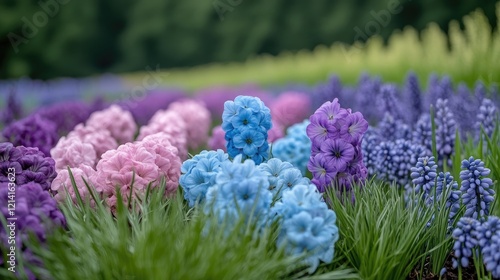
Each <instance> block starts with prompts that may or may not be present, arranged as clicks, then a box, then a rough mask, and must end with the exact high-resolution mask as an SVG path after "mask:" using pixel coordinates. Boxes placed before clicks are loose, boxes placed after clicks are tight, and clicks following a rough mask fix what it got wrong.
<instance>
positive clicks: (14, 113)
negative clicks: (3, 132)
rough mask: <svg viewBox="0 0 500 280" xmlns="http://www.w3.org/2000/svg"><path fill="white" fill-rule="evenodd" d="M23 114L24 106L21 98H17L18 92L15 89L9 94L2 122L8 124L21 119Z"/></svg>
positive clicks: (0, 121) (1, 117)
mask: <svg viewBox="0 0 500 280" xmlns="http://www.w3.org/2000/svg"><path fill="white" fill-rule="evenodd" d="M22 114H23V108H22V106H21V104H20V103H19V100H17V99H16V94H15V92H14V91H11V92H10V94H9V96H8V97H7V102H6V106H5V109H4V111H3V112H2V114H1V115H0V124H1V123H3V124H4V125H8V124H10V123H11V122H13V121H15V120H17V119H19V118H20V117H21V116H22Z"/></svg>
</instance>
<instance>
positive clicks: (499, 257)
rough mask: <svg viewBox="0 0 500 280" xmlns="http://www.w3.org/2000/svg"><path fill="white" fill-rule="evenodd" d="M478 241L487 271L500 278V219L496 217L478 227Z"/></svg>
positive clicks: (489, 218)
mask: <svg viewBox="0 0 500 280" xmlns="http://www.w3.org/2000/svg"><path fill="white" fill-rule="evenodd" d="M477 241H478V244H479V247H480V248H481V254H482V256H483V263H484V265H485V267H486V270H487V271H489V272H491V275H492V276H493V277H494V278H500V219H499V218H498V217H495V216H490V217H488V220H487V221H485V222H484V223H482V224H481V225H480V226H478V227H477Z"/></svg>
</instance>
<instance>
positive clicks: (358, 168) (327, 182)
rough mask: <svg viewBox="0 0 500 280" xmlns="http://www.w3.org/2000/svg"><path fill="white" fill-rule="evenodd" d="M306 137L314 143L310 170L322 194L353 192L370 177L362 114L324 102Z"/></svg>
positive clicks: (311, 119)
mask: <svg viewBox="0 0 500 280" xmlns="http://www.w3.org/2000/svg"><path fill="white" fill-rule="evenodd" d="M309 120H310V122H311V123H310V124H309V125H308V126H307V129H306V133H307V136H309V138H310V139H311V142H312V146H311V157H310V159H309V164H308V169H309V171H311V172H312V174H313V180H312V182H313V183H314V184H315V185H316V186H317V187H318V190H319V191H320V192H324V191H326V189H327V188H328V187H331V186H335V187H337V188H338V189H340V190H342V189H346V190H348V189H350V187H351V185H352V184H353V183H362V182H363V181H364V180H365V179H366V176H367V171H366V167H365V165H364V163H363V160H362V154H361V143H362V139H363V135H364V133H365V132H366V130H367V129H368V122H367V121H366V120H365V119H364V118H363V115H362V114H361V113H359V112H356V113H352V112H351V110H350V109H344V108H341V107H340V104H339V102H338V99H337V98H335V99H334V100H333V101H332V102H330V101H328V102H325V103H324V104H323V105H321V107H319V108H318V109H317V110H316V112H315V113H314V114H313V115H312V116H311V117H310V119H309Z"/></svg>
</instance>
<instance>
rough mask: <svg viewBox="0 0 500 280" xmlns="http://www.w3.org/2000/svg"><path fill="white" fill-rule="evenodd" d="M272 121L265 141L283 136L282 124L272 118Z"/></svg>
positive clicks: (271, 141)
mask: <svg viewBox="0 0 500 280" xmlns="http://www.w3.org/2000/svg"><path fill="white" fill-rule="evenodd" d="M272 123H273V126H272V127H271V129H270V130H269V132H268V138H267V141H268V142H269V143H273V142H274V141H276V140H278V139H280V138H283V136H285V133H284V129H283V126H282V125H281V124H280V123H278V122H276V121H274V120H273V121H272Z"/></svg>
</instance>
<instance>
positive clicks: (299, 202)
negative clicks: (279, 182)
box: [271, 185, 339, 273]
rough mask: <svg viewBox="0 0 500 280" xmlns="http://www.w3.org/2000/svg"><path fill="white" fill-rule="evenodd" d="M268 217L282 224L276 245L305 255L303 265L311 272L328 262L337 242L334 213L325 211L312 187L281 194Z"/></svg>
mask: <svg viewBox="0 0 500 280" xmlns="http://www.w3.org/2000/svg"><path fill="white" fill-rule="evenodd" d="M271 218H273V219H279V220H280V221H281V222H282V226H281V230H280V233H279V236H278V240H277V244H278V245H279V246H281V245H283V244H285V250H286V252H287V253H288V254H290V255H301V254H303V253H306V254H307V255H306V259H305V260H304V263H305V264H306V265H308V266H309V273H313V272H314V271H315V270H316V269H317V267H318V265H319V263H320V261H322V262H325V263H330V262H332V260H333V256H334V244H335V242H336V241H337V240H338V239H339V233H338V228H337V226H336V224H335V223H336V215H335V212H333V211H332V210H330V209H328V206H327V205H326V203H325V202H324V201H323V199H322V196H321V194H320V193H319V192H318V191H317V190H316V188H315V187H314V185H298V186H295V188H293V189H292V190H291V191H289V192H286V193H284V194H283V199H282V201H278V202H277V203H276V204H275V205H274V207H273V208H272V209H271Z"/></svg>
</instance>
